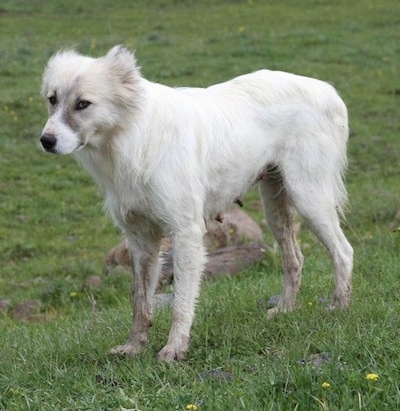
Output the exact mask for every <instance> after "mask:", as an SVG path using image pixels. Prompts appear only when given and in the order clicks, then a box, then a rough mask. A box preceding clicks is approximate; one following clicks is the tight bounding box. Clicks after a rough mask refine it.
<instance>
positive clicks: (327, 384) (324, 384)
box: [321, 381, 331, 388]
mask: <svg viewBox="0 0 400 411" xmlns="http://www.w3.org/2000/svg"><path fill="white" fill-rule="evenodd" d="M330 386H331V384H329V382H326V381H324V382H323V383H322V385H321V387H322V388H329V387H330Z"/></svg>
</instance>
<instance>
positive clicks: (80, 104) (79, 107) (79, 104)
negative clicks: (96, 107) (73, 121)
mask: <svg viewBox="0 0 400 411" xmlns="http://www.w3.org/2000/svg"><path fill="white" fill-rule="evenodd" d="M91 104H92V103H91V102H90V101H86V100H80V101H78V102H77V103H76V106H75V110H78V111H79V110H84V109H85V108H87V107H89V106H90V105H91Z"/></svg>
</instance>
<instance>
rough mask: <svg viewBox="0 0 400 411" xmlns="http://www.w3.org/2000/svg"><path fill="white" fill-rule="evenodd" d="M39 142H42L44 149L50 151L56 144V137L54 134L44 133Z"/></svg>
mask: <svg viewBox="0 0 400 411" xmlns="http://www.w3.org/2000/svg"><path fill="white" fill-rule="evenodd" d="M40 142H41V143H42V146H43V148H44V149H45V150H46V151H52V150H53V149H54V147H55V146H56V143H57V139H56V136H55V135H54V134H51V133H45V134H43V135H42V137H41V139H40Z"/></svg>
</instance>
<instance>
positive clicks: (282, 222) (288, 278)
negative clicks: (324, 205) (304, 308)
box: [259, 170, 303, 318]
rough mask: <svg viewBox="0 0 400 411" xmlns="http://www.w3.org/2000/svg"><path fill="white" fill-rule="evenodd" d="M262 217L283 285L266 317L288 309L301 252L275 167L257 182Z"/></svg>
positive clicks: (298, 277)
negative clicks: (276, 247)
mask: <svg viewBox="0 0 400 411" xmlns="http://www.w3.org/2000/svg"><path fill="white" fill-rule="evenodd" d="M259 191H260V194H261V198H262V202H263V206H264V211H265V217H266V220H267V222H268V225H269V227H270V229H271V231H272V233H273V234H274V236H275V238H276V240H277V242H278V245H279V247H280V250H281V256H282V268H283V274H284V285H283V292H282V295H281V298H280V300H279V302H278V304H277V306H275V307H273V308H270V309H269V310H268V312H267V315H268V318H271V317H273V316H274V315H275V314H276V313H278V312H279V311H283V312H288V311H292V310H293V309H294V307H295V304H296V295H297V292H298V290H299V288H300V282H301V270H302V267H303V255H302V253H301V251H300V248H299V246H298V244H297V241H296V233H295V229H294V217H295V215H296V211H295V209H294V208H293V206H292V204H291V201H290V199H289V197H288V196H287V193H286V191H285V189H284V187H283V185H282V180H281V176H280V174H279V172H278V171H276V170H275V171H273V172H271V173H269V174H268V176H267V178H266V179H265V180H261V181H260V183H259Z"/></svg>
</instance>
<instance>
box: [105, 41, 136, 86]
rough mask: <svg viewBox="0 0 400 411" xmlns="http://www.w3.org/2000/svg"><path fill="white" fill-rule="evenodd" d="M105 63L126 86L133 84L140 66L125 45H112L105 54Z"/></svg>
mask: <svg viewBox="0 0 400 411" xmlns="http://www.w3.org/2000/svg"><path fill="white" fill-rule="evenodd" d="M105 61H106V64H107V65H108V66H109V68H110V69H111V71H112V72H113V73H114V74H116V75H117V76H118V78H119V79H120V81H121V83H122V84H123V85H125V86H127V87H128V88H129V87H130V86H134V85H135V84H136V82H137V80H138V78H139V77H140V68H139V67H138V66H137V64H136V59H135V56H134V55H133V53H131V52H130V51H129V50H127V49H126V48H125V47H123V46H121V45H119V46H114V47H113V48H112V49H111V50H110V51H109V52H108V53H107V55H106V56H105Z"/></svg>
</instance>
